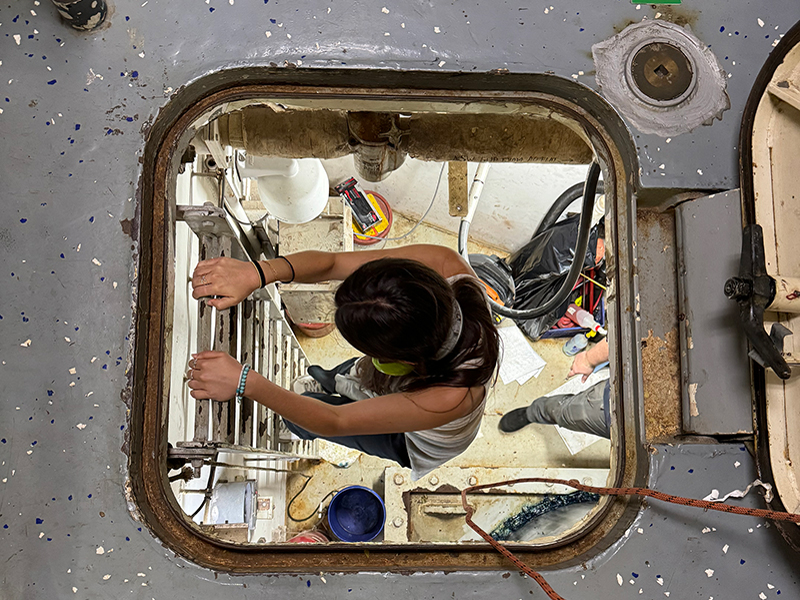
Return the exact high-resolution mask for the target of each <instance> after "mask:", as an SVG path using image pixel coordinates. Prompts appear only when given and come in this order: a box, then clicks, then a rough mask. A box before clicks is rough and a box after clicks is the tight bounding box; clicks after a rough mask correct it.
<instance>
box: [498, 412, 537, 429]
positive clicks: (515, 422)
mask: <svg viewBox="0 0 800 600" xmlns="http://www.w3.org/2000/svg"><path fill="white" fill-rule="evenodd" d="M530 424H531V422H530V421H529V420H528V412H527V408H515V409H514V410H512V411H511V412H508V413H506V414H504V415H503V418H502V419H500V423H499V424H498V425H497V428H498V429H499V430H500V431H502V432H503V433H513V432H515V431H519V430H520V429H522V428H523V427H525V425H530Z"/></svg>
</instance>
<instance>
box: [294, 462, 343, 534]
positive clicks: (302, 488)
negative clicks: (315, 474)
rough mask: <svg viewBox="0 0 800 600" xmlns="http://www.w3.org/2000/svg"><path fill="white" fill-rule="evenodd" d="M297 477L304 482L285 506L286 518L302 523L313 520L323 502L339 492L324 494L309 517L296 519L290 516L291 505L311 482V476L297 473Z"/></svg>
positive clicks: (332, 491)
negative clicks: (300, 476)
mask: <svg viewBox="0 0 800 600" xmlns="http://www.w3.org/2000/svg"><path fill="white" fill-rule="evenodd" d="M297 475H302V476H303V477H305V478H306V480H305V482H303V485H302V486H301V487H300V489H299V490H298V492H297V493H296V494H295V495H294V496H292V499H291V500H289V504H287V505H286V516H287V517H289V519H290V520H291V521H294V522H295V523H304V522H305V521H308V520H309V519H311V518H313V517H314V515H316V514H317V512H318V511H319V509H320V507H321V506H322V503H323V502H325V500H327V499H328V498H329V497H330V496H331V495H332V494H335V493H336V492H338V491H339V490H331V491H330V492H328V493H327V494H325V496H324V497H323V498H322V500H320V501H319V504H317V506H316V508H314V510H313V511H311V514H310V515H308V516H307V517H305V518H303V519H296V518H294V517H293V516H292V505H293V504H294V501H295V500H297V497H298V496H299V495H300V494H302V493H303V492H304V491H305V489H306V488H307V487H308V484H309V482H310V481H311V475H306V474H305V473H297Z"/></svg>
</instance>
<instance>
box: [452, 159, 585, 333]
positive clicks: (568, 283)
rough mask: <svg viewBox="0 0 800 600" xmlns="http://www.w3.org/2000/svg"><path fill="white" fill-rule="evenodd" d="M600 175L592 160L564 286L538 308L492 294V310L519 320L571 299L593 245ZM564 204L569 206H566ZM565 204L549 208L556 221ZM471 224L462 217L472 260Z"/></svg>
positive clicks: (462, 244) (463, 249) (462, 237)
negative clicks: (503, 301) (502, 301)
mask: <svg viewBox="0 0 800 600" xmlns="http://www.w3.org/2000/svg"><path fill="white" fill-rule="evenodd" d="M599 179H600V165H599V164H598V163H597V162H592V164H591V165H589V172H588V173H587V175H586V182H585V183H584V184H583V203H582V204H581V218H580V222H579V224H578V240H577V242H576V243H575V255H574V258H573V259H572V265H570V268H569V272H568V273H567V278H566V279H565V280H564V283H563V284H561V287H560V288H559V289H558V291H557V292H556V293H555V294H554V295H553V297H552V298H550V300H548V301H547V302H545V303H544V304H541V305H539V306H537V307H536V308H529V309H526V310H516V309H514V308H508V307H506V306H503V305H502V304H498V303H497V302H495V301H494V300H492V299H491V298H488V300H489V304H490V305H491V307H492V311H493V312H494V313H495V314H498V315H502V316H504V317H508V318H510V319H516V320H525V319H535V318H536V317H540V316H542V315H545V314H547V313H549V312H550V311H551V310H553V309H554V308H556V307H557V306H559V305H560V304H562V303H563V302H564V300H566V299H567V296H569V293H570V292H571V291H572V288H573V287H575V282H576V281H578V277H579V276H580V272H581V270H582V269H583V261H584V260H585V256H586V249H587V248H588V247H589V234H590V232H591V229H592V213H593V211H594V198H595V195H596V194H597V190H598V182H599ZM577 185H580V184H577ZM573 187H575V186H573ZM571 189H572V188H570V189H569V190H567V191H566V192H564V194H561V196H559V200H562V198H567V197H568V196H566V194H567V192H569V191H570V190H571ZM559 200H556V203H558V201H559ZM565 201H566V200H562V202H565ZM564 208H566V206H565V207H564ZM564 208H562V209H561V211H560V212H558V214H555V210H554V208H551V209H550V211H548V214H547V217H550V216H551V214H555V217H554V218H553V222H555V220H556V219H558V217H559V216H561V212H563V211H564ZM547 217H546V218H547ZM469 226H470V223H469V221H467V220H466V219H462V221H461V226H460V227H459V230H458V251H459V253H460V254H461V256H463V257H464V258H465V259H466V260H467V261H469V253H468V252H467V238H468V237H469ZM540 229H542V228H541V226H540V228H538V229H537V232H538V231H539V230H540Z"/></svg>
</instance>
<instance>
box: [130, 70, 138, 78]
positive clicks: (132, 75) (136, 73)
mask: <svg viewBox="0 0 800 600" xmlns="http://www.w3.org/2000/svg"><path fill="white" fill-rule="evenodd" d="M138 76H139V71H131V77H138Z"/></svg>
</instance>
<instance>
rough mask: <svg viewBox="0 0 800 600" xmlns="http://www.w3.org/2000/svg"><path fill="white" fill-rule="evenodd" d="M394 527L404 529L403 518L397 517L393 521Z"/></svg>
mask: <svg viewBox="0 0 800 600" xmlns="http://www.w3.org/2000/svg"><path fill="white" fill-rule="evenodd" d="M392 525H394V526H395V527H402V526H403V519H402V518H401V517H395V518H394V520H393V521H392Z"/></svg>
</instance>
